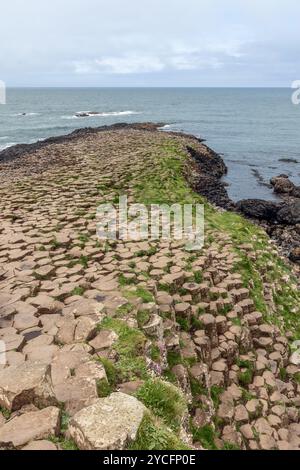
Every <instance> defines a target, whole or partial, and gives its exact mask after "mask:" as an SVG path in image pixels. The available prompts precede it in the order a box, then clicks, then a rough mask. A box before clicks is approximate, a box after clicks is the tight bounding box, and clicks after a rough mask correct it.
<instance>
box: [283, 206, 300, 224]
mask: <svg viewBox="0 0 300 470" xmlns="http://www.w3.org/2000/svg"><path fill="white" fill-rule="evenodd" d="M277 220H278V222H279V223H281V224H286V225H296V224H299V223H300V200H296V201H295V202H292V203H287V204H284V205H283V207H282V208H281V209H280V210H279V211H278V213H277Z"/></svg>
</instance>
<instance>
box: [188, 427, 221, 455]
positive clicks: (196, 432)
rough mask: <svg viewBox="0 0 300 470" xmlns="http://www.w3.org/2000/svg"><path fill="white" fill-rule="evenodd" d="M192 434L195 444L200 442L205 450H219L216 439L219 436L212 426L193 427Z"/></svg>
mask: <svg viewBox="0 0 300 470" xmlns="http://www.w3.org/2000/svg"><path fill="white" fill-rule="evenodd" d="M192 434H193V439H194V442H200V444H202V446H203V447H204V448H205V449H208V450H218V447H217V446H216V443H215V439H216V437H218V436H217V434H216V431H215V429H214V428H213V426H211V425H210V424H206V425H205V426H203V427H202V428H196V427H194V426H192Z"/></svg>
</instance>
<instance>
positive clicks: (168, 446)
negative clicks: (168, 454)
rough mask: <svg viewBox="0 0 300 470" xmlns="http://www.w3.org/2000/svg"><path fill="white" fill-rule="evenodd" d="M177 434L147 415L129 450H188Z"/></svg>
mask: <svg viewBox="0 0 300 470" xmlns="http://www.w3.org/2000/svg"><path fill="white" fill-rule="evenodd" d="M188 449H189V448H188V447H187V446H186V445H185V444H184V443H183V442H182V441H180V439H178V437H177V436H176V434H174V433H173V432H171V431H170V430H169V429H167V428H166V426H164V425H163V424H162V423H160V422H159V421H158V420H157V419H155V418H154V417H153V416H151V415H150V413H147V414H146V415H145V417H144V419H143V421H142V423H141V425H140V427H139V430H138V433H137V437H136V440H135V441H134V442H133V443H132V444H130V446H129V447H128V450H188Z"/></svg>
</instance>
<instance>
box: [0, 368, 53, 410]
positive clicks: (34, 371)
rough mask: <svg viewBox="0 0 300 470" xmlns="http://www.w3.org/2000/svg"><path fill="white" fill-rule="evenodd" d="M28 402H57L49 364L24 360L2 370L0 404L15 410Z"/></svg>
mask: <svg viewBox="0 0 300 470" xmlns="http://www.w3.org/2000/svg"><path fill="white" fill-rule="evenodd" d="M27 403H35V404H37V405H38V406H48V405H54V404H56V403H57V402H56V399H55V396H54V391H53V387H52V383H51V377H50V367H49V366H48V365H45V364H41V363H37V362H24V363H21V364H19V365H16V366H10V367H7V368H6V369H3V370H0V406H3V407H4V408H7V409H9V410H13V411H14V410H18V409H20V408H21V407H22V406H23V405H25V404H27Z"/></svg>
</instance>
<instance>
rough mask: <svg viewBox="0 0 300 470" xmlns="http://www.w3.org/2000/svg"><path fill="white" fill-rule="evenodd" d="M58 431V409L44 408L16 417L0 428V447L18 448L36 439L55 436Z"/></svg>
mask: <svg viewBox="0 0 300 470" xmlns="http://www.w3.org/2000/svg"><path fill="white" fill-rule="evenodd" d="M59 430H60V409H59V408H55V407H49V408H45V409H43V410H40V411H33V412H29V413H25V414H22V415H21V416H16V417H15V418H12V419H11V420H10V421H8V422H7V423H6V424H4V426H2V427H1V428H0V446H3V447H14V448H16V447H20V446H23V445H24V444H26V443H27V442H30V441H32V440H36V439H46V438H47V437H49V436H51V435H52V436H56V435H57V434H58V432H59Z"/></svg>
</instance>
